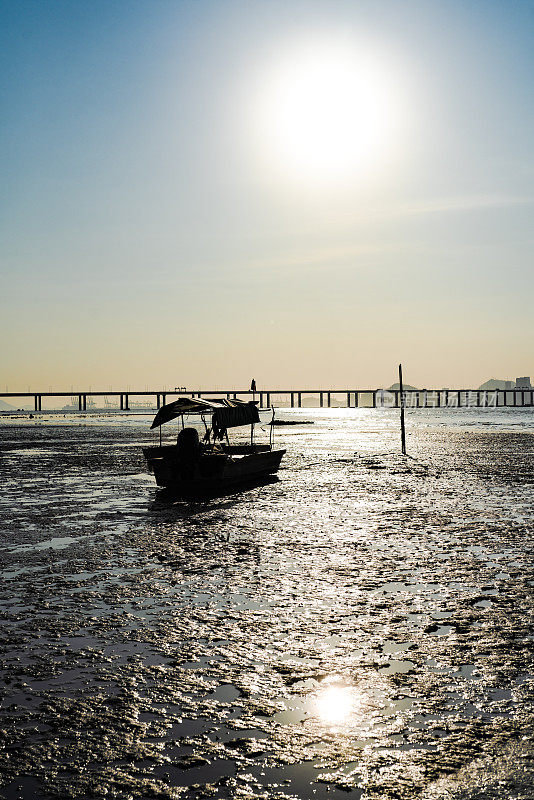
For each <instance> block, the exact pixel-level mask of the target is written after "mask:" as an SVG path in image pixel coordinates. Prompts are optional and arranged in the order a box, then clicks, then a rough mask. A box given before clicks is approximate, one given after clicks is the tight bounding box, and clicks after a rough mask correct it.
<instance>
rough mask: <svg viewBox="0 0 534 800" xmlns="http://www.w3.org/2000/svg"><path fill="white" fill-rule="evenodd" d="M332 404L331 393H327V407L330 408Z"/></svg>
mask: <svg viewBox="0 0 534 800" xmlns="http://www.w3.org/2000/svg"><path fill="white" fill-rule="evenodd" d="M330 402H331V399H330V392H327V393H326V405H327V406H328V408H330Z"/></svg>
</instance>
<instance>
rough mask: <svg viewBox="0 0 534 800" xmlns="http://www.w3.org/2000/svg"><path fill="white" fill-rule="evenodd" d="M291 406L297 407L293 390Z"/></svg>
mask: <svg viewBox="0 0 534 800" xmlns="http://www.w3.org/2000/svg"><path fill="white" fill-rule="evenodd" d="M291 408H295V392H291Z"/></svg>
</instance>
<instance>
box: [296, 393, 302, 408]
mask: <svg viewBox="0 0 534 800" xmlns="http://www.w3.org/2000/svg"><path fill="white" fill-rule="evenodd" d="M297 403H298V407H299V408H302V392H297Z"/></svg>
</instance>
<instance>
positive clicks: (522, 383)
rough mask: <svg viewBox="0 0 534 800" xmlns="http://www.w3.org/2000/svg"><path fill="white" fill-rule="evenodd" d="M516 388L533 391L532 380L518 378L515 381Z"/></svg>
mask: <svg viewBox="0 0 534 800" xmlns="http://www.w3.org/2000/svg"><path fill="white" fill-rule="evenodd" d="M515 388H516V389H532V386H531V384H530V378H529V377H524V378H516V379H515Z"/></svg>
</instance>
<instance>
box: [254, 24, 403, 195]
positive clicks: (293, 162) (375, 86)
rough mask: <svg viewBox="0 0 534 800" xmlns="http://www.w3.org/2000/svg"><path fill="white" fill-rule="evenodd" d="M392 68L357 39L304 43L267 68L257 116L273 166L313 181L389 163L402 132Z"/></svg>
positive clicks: (338, 177)
mask: <svg viewBox="0 0 534 800" xmlns="http://www.w3.org/2000/svg"><path fill="white" fill-rule="evenodd" d="M396 83H397V82H396V77H395V75H394V73H393V70H392V69H391V68H390V69H388V67H387V64H386V63H385V62H384V60H383V59H380V58H379V56H378V54H377V53H373V52H367V53H366V52H364V51H363V50H362V49H361V48H359V47H358V46H357V45H356V44H355V43H350V42H348V41H346V40H343V41H341V42H339V41H336V42H334V41H326V42H325V41H317V40H312V41H307V42H305V43H300V44H299V45H293V46H292V47H291V48H288V50H287V51H286V52H285V53H284V54H282V55H281V56H279V57H278V58H277V62H276V65H275V66H273V64H272V62H271V65H270V67H269V68H268V69H267V70H266V73H265V79H264V81H263V86H262V88H261V90H260V99H259V103H260V108H259V110H258V114H257V120H258V122H259V128H260V131H259V135H260V140H261V142H262V148H263V150H264V153H265V154H266V156H267V159H268V161H269V162H270V167H271V168H277V170H278V171H280V170H281V171H282V172H284V174H285V175H286V176H287V175H288V173H289V174H290V176H291V175H292V176H293V177H294V178H297V179H302V180H306V181H313V182H318V183H330V182H336V183H338V182H339V181H344V180H350V179H351V178H354V177H355V176H358V175H363V174H365V173H367V172H368V171H369V170H371V171H372V170H373V169H374V168H375V167H379V166H380V164H381V163H383V162H386V161H388V159H389V158H390V155H391V153H392V151H393V150H394V147H395V145H396V143H397V140H398V136H399V134H400V120H401V117H402V114H401V111H400V97H399V91H398V86H397V85H396Z"/></svg>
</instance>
